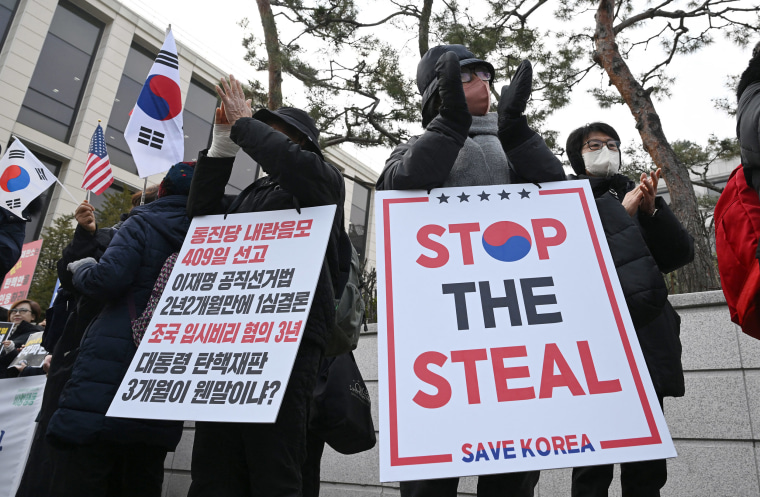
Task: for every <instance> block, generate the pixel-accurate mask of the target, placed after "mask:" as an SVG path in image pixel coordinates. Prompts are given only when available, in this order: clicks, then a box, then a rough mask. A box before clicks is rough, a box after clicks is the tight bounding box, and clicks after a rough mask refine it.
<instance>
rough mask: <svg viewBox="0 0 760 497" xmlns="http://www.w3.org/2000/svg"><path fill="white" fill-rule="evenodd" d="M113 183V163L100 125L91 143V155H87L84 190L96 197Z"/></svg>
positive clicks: (83, 181) (83, 182)
mask: <svg viewBox="0 0 760 497" xmlns="http://www.w3.org/2000/svg"><path fill="white" fill-rule="evenodd" d="M111 183H113V173H112V172H111V162H110V161H109V160H108V151H107V150H106V140H105V137H104V136H103V128H101V127H100V124H98V127H97V128H96V129H95V133H93V134H92V140H91V141H90V153H89V154H88V155H87V167H86V168H85V171H84V179H83V180H82V188H84V189H85V190H90V191H91V192H93V193H95V195H100V194H101V193H103V192H104V191H106V189H107V188H108V187H109V186H111Z"/></svg>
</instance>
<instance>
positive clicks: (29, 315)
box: [0, 300, 42, 378]
mask: <svg viewBox="0 0 760 497" xmlns="http://www.w3.org/2000/svg"><path fill="white" fill-rule="evenodd" d="M41 314H42V309H41V308H40V305H39V304H38V303H37V302H35V301H33V300H19V301H17V302H14V303H13V304H11V307H10V309H9V311H8V315H9V318H10V321H11V323H13V327H12V328H11V330H10V332H8V335H7V336H6V337H5V340H3V342H2V349H0V378H15V377H16V376H18V373H19V371H18V369H14V368H11V370H9V369H8V366H10V364H11V362H13V359H15V358H16V356H17V355H18V353H19V352H20V351H21V349H22V348H23V347H24V344H25V343H26V341H27V340H28V339H29V336H30V335H31V334H32V333H37V332H38V331H42V328H41V327H40V326H37V325H36V324H34V323H36V322H37V320H38V319H39V318H40V315H41Z"/></svg>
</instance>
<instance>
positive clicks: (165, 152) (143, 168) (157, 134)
mask: <svg viewBox="0 0 760 497" xmlns="http://www.w3.org/2000/svg"><path fill="white" fill-rule="evenodd" d="M182 125H183V120H182V96H181V91H180V87H179V57H178V56H177V47H176V45H175V43H174V35H172V32H171V29H169V30H168V31H167V33H166V39H165V40H164V45H163V46H162V47H161V50H160V51H159V52H158V55H157V56H156V60H155V62H154V63H153V67H152V68H151V69H150V73H149V74H148V79H147V80H146V81H145V84H144V85H143V88H142V91H141V92H140V96H139V97H137V105H135V108H134V109H133V110H132V115H131V116H130V118H129V123H128V124H127V128H126V129H125V131H124V138H125V139H126V140H127V144H128V145H129V149H130V151H131V152H132V157H133V158H134V160H135V165H137V172H138V174H139V175H140V177H141V178H146V177H148V176H150V175H152V174H158V173H162V172H164V171H167V170H168V169H169V168H170V167H171V166H172V165H173V164H176V163H177V162H180V161H182V159H183V156H184V154H185V136H184V132H183V131H182Z"/></svg>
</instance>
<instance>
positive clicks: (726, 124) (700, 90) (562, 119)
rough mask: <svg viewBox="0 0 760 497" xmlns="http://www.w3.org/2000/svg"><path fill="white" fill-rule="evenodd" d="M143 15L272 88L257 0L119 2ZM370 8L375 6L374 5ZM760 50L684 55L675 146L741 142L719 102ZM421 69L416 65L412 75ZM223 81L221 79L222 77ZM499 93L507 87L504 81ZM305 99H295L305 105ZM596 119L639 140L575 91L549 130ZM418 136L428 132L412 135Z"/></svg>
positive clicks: (620, 114) (617, 116)
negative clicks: (261, 50) (255, 54)
mask: <svg viewBox="0 0 760 497" xmlns="http://www.w3.org/2000/svg"><path fill="white" fill-rule="evenodd" d="M119 1H121V2H122V3H124V4H125V5H127V6H129V7H130V8H132V9H133V10H135V11H137V12H138V13H139V14H140V15H142V16H144V17H146V18H147V19H148V20H150V21H151V22H153V23H154V24H156V25H157V26H160V27H165V26H166V25H167V24H169V23H171V25H172V30H173V31H174V36H175V38H176V39H177V41H178V42H180V43H183V44H185V45H187V46H188V47H190V48H192V49H193V50H195V51H197V52H199V53H200V54H201V55H203V56H204V57H206V58H208V59H209V60H210V61H211V62H212V63H214V64H215V65H217V66H218V67H220V68H222V69H224V70H225V71H229V72H231V73H233V74H235V76H236V77H237V78H239V79H242V80H248V79H258V80H260V81H262V82H263V83H264V85H265V86H266V81H267V76H266V74H265V73H263V72H258V73H257V72H256V71H255V70H254V69H253V68H252V67H251V66H250V65H248V64H247V63H246V62H245V61H244V60H243V56H244V55H245V49H244V48H243V47H242V39H243V37H244V35H245V33H244V30H243V28H242V27H240V26H238V25H237V23H238V22H239V21H240V20H241V19H243V18H246V17H247V18H248V19H249V20H250V24H251V26H252V27H253V28H255V29H258V28H259V26H260V20H259V16H258V10H257V8H256V2H255V1H253V0H216V1H215V2H213V5H214V8H213V10H212V9H211V8H210V7H209V6H208V4H207V5H204V7H203V8H198V9H194V8H188V7H187V6H188V4H187V2H186V1H185V0H161V1H159V2H155V1H153V2H148V1H146V0H119ZM367 2H368V6H369V5H371V4H372V1H371V0H367ZM752 45H754V43H751V44H750V46H748V47H746V48H744V49H741V48H739V47H736V46H735V45H732V44H730V43H728V42H724V41H722V40H721V41H720V42H718V43H716V44H714V45H713V46H710V47H708V48H705V49H702V50H700V51H699V52H697V53H695V54H691V55H687V56H677V57H676V58H675V59H674V61H673V63H671V65H670V69H669V70H668V72H669V74H670V75H671V76H674V77H675V78H676V81H675V84H674V85H673V87H672V97H671V98H668V99H664V100H661V101H656V102H655V107H656V109H657V112H658V113H659V115H660V119H661V121H662V123H663V129H664V130H665V135H666V137H667V138H668V140H670V141H671V142H672V141H674V140H692V141H695V142H697V143H700V144H704V143H706V142H707V139H708V137H709V136H710V135H711V134H715V135H717V136H718V137H719V138H725V137H733V136H735V120H734V118H732V117H730V116H728V115H727V114H725V113H724V112H722V111H719V110H716V109H715V108H714V106H713V103H712V99H714V98H719V97H724V98H725V97H728V98H731V95H730V93H729V90H728V89H727V88H726V87H725V83H726V80H727V76H728V75H730V74H740V73H741V72H742V70H743V69H744V68H745V67H746V65H747V62H748V60H749V58H750V55H751V51H752ZM651 53H652V57H653V58H655V60H660V59H661V58H662V52H661V50H660V49H659V48H653V49H652V51H651ZM414 70H415V68H414V67H413V66H412V67H410V73H411V74H413V73H414ZM220 76H221V75H220ZM495 83H496V87H497V88H500V87H501V85H502V84H503V83H504V82H500V81H499V80H498V78H497V80H496V82H495ZM584 84H585V85H586V87H587V88H588V87H592V86H594V85H597V86H599V87H606V85H607V79H606V77H602V76H600V75H599V73H595V74H592V75H589V76H588V77H587V79H586V81H585V82H584ZM289 91H290V92H298V91H299V89H298V87H297V85H296V84H295V83H292V82H289V81H288V79H287V77H286V79H285V81H284V83H283V93H285V94H286V95H287V94H288V92H289ZM297 97H298V95H295V96H294V98H293V101H295V102H297ZM593 121H605V122H607V123H609V124H610V125H612V126H613V127H614V128H615V129H616V130H617V131H618V133H619V134H620V136H621V139H622V140H623V142H624V143H625V144H627V143H630V142H631V141H632V140H636V141H638V140H639V138H638V132H637V131H636V129H635V128H634V125H635V121H634V119H633V117H632V116H631V113H630V111H629V110H628V108H627V107H626V106H622V105H618V106H615V107H614V108H612V109H601V108H599V106H598V105H597V104H596V102H595V101H594V99H593V98H592V97H591V96H590V95H588V94H587V93H586V92H585V91H575V92H574V94H573V99H572V103H571V104H570V105H569V106H568V107H566V108H564V109H561V110H560V111H557V112H556V113H554V114H553V115H552V116H551V117H550V118H549V119H548V121H547V128H548V129H554V130H557V131H559V133H560V135H559V143H560V144H564V142H565V140H566V139H567V135H568V134H569V133H570V131H572V130H573V129H575V128H577V127H578V126H582V125H583V124H585V123H588V122H593ZM411 131H412V132H413V133H418V132H421V127H420V128H419V129H412V130H411ZM347 151H348V152H349V153H351V154H353V155H355V156H356V157H357V158H359V159H360V160H362V161H363V162H364V163H365V164H367V165H369V166H370V167H372V168H373V169H375V170H377V171H380V170H382V167H383V164H384V162H385V158H386V157H387V155H390V149H389V150H388V151H387V153H383V151H377V150H367V149H361V148H357V147H347Z"/></svg>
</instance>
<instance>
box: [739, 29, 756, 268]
mask: <svg viewBox="0 0 760 497" xmlns="http://www.w3.org/2000/svg"><path fill="white" fill-rule="evenodd" d="M736 99H737V101H738V106H737V109H736V137H737V138H738V139H739V146H740V147H741V156H742V166H743V167H744V175H745V177H746V178H747V184H748V185H749V186H750V187H752V188H754V189H755V190H756V191H757V192H758V193H760V43H758V44H757V45H755V48H754V50H752V58H751V59H750V61H749V65H748V66H747V68H746V69H745V70H744V72H743V73H742V75H741V77H740V78H739V85H738V86H737V87H736ZM758 250H760V247H758ZM758 256H760V252H759V253H758Z"/></svg>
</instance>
